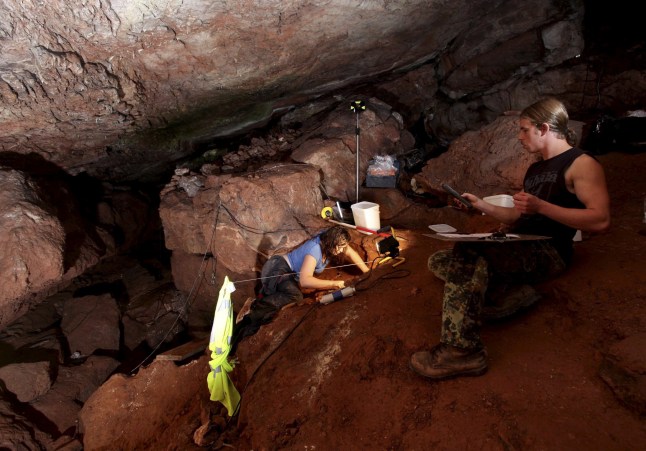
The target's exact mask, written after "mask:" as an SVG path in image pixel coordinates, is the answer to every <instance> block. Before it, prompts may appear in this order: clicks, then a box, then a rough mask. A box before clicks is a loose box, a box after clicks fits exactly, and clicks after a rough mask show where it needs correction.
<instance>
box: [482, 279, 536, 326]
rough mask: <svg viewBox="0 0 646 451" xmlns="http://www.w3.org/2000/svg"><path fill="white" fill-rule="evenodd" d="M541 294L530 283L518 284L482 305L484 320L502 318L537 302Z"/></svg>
mask: <svg viewBox="0 0 646 451" xmlns="http://www.w3.org/2000/svg"><path fill="white" fill-rule="evenodd" d="M540 298H541V295H540V294H539V293H538V292H537V291H536V290H534V288H532V287H531V286H529V285H518V286H514V287H511V288H510V289H508V290H506V291H504V292H503V293H502V294H501V295H498V296H495V297H493V298H492V299H491V300H489V301H488V302H487V303H485V305H484V306H483V307H482V318H483V319H484V320H500V319H504V318H507V317H509V316H511V315H513V314H514V313H516V312H518V311H520V310H523V309H526V308H528V307H530V306H531V305H533V304H534V303H536V301H538V300H539V299H540Z"/></svg>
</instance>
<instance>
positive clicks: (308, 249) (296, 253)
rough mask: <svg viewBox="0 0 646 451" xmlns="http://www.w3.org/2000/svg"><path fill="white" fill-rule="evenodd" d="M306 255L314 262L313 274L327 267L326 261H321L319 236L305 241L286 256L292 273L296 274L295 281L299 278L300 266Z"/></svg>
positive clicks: (321, 253)
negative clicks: (312, 258)
mask: <svg viewBox="0 0 646 451" xmlns="http://www.w3.org/2000/svg"><path fill="white" fill-rule="evenodd" d="M307 255H311V256H312V257H314V260H316V267H315V268H314V272H315V273H316V274H319V273H321V272H322V271H323V270H324V269H325V267H326V266H327V261H325V262H324V261H323V252H322V251H321V235H317V236H315V237H314V238H312V239H311V240H308V241H306V242H305V243H303V244H301V245H300V246H298V247H297V248H296V249H294V250H293V251H291V252H290V253H289V254H287V261H288V262H289V266H290V267H291V268H292V271H294V272H295V273H296V280H298V278H299V274H300V271H301V266H303V261H304V260H305V257H306V256H307Z"/></svg>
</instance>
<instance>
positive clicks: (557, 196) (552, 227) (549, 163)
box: [512, 147, 585, 263]
mask: <svg viewBox="0 0 646 451" xmlns="http://www.w3.org/2000/svg"><path fill="white" fill-rule="evenodd" d="M583 154H585V152H583V151H582V150H581V149H577V148H574V147H573V148H571V149H569V150H567V151H565V152H563V153H562V154H559V155H557V156H555V157H552V158H550V159H548V160H542V161H538V162H536V163H534V164H532V165H531V166H530V167H529V169H527V172H526V173H525V180H524V181H523V189H524V190H525V192H527V193H529V194H532V195H534V196H536V197H538V198H539V199H543V200H545V201H547V202H549V203H552V204H555V205H558V206H561V207H564V208H585V205H583V203H582V202H581V201H580V200H579V199H578V198H577V197H576V195H575V194H574V193H571V192H570V191H568V189H567V184H566V183H565V172H566V171H567V170H568V168H569V167H570V166H571V165H572V163H573V162H574V160H576V159H577V158H579V157H580V156H581V155H583ZM512 231H513V232H516V233H527V234H530V235H544V236H549V237H552V240H551V241H552V244H553V245H554V247H555V248H556V250H557V251H558V252H559V254H560V255H561V257H562V258H563V260H564V261H565V262H566V263H567V262H569V261H570V258H571V257H572V238H574V234H575V233H576V229H573V228H572V227H569V226H566V225H565V224H561V223H560V222H557V221H554V220H553V219H550V218H548V217H547V216H543V215H538V214H536V215H521V217H520V218H519V219H518V221H516V223H515V224H514V225H513V226H512Z"/></svg>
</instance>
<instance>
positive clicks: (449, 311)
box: [428, 240, 566, 349]
mask: <svg viewBox="0 0 646 451" xmlns="http://www.w3.org/2000/svg"><path fill="white" fill-rule="evenodd" d="M565 267H566V265H565V263H564V261H563V259H562V258H561V256H560V255H559V254H558V252H557V251H556V249H555V248H554V247H553V246H552V245H551V244H550V243H549V242H548V241H546V240H537V241H517V242H505V243H491V242H488V243H469V242H459V243H456V244H455V246H454V247H453V249H452V250H451V249H449V250H443V251H439V252H436V253H435V254H433V255H431V257H430V258H429V259H428V269H429V270H430V271H431V272H433V274H435V276H437V277H438V278H440V279H441V280H443V281H444V282H445V284H444V297H443V303H442V334H441V337H440V341H441V342H442V343H446V344H450V345H452V346H457V347H460V348H464V349H474V348H480V347H482V346H483V344H482V341H481V339H480V326H481V318H480V316H481V312H482V306H483V304H484V301H485V295H486V293H487V291H488V290H489V289H492V288H494V287H496V286H500V285H502V284H510V285H514V284H518V285H520V284H536V283H540V282H543V281H545V280H548V279H550V278H552V277H554V276H556V275H558V274H560V273H561V272H563V271H564V270H565Z"/></svg>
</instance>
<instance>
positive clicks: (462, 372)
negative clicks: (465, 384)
mask: <svg viewBox="0 0 646 451" xmlns="http://www.w3.org/2000/svg"><path fill="white" fill-rule="evenodd" d="M410 368H411V369H412V370H413V371H415V372H416V373H417V374H419V375H420V376H424V377H428V378H430V379H445V378H449V377H456V376H480V375H481V374H484V373H485V372H486V371H487V351H486V350H485V348H484V347H483V348H479V349H475V350H469V349H462V348H457V347H455V346H451V345H447V344H445V343H440V344H438V345H435V346H434V347H433V348H432V349H431V350H430V351H420V352H416V353H415V354H413V355H412V357H411V359H410Z"/></svg>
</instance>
